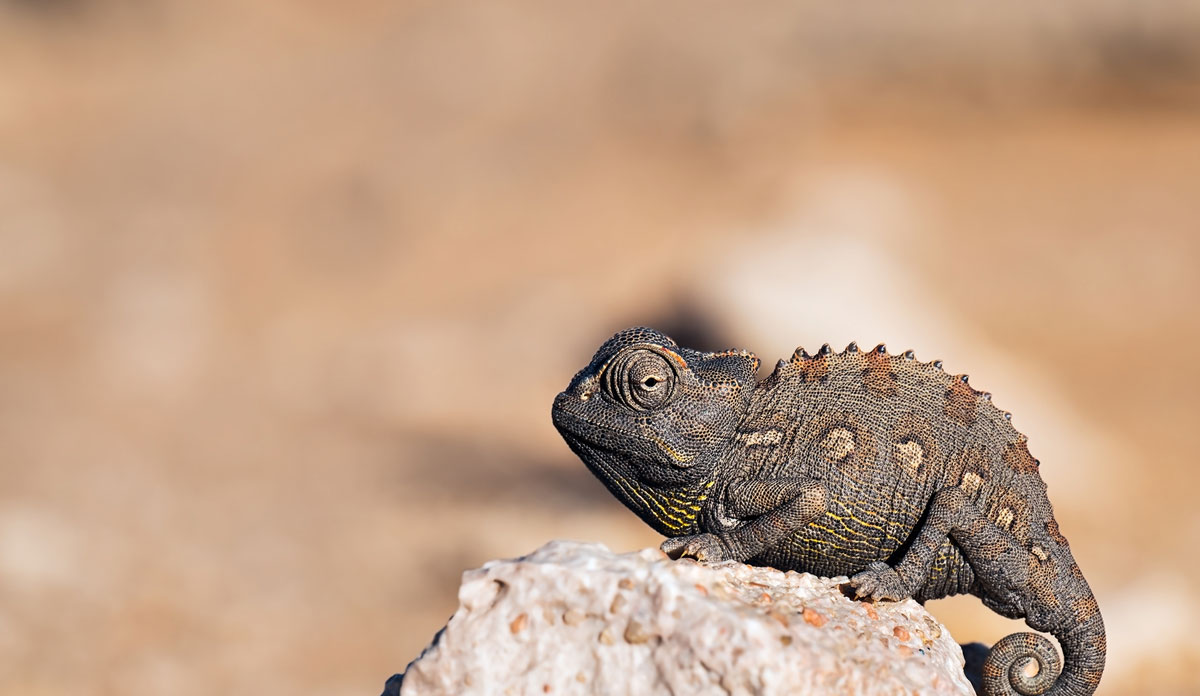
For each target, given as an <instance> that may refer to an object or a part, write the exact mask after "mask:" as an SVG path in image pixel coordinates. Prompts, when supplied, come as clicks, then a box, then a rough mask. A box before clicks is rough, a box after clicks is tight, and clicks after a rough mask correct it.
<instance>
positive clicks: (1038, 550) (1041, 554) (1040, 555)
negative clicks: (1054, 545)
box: [1030, 546, 1046, 561]
mask: <svg viewBox="0 0 1200 696" xmlns="http://www.w3.org/2000/svg"><path fill="white" fill-rule="evenodd" d="M1030 551H1031V552H1032V553H1033V555H1035V556H1037V559H1038V560H1039V561H1044V560H1046V549H1043V548H1042V547H1040V546H1035V547H1033V548H1032V549H1030Z"/></svg>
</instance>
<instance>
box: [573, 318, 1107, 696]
mask: <svg viewBox="0 0 1200 696" xmlns="http://www.w3.org/2000/svg"><path fill="white" fill-rule="evenodd" d="M757 369H758V358H756V357H755V356H754V355H753V354H752V353H748V352H746V351H736V350H734V351H726V352H722V353H704V352H700V351H695V350H691V349H687V348H681V347H680V346H678V345H676V344H675V342H674V341H672V340H671V339H670V338H668V337H667V336H665V335H663V334H661V333H659V332H657V331H654V330H653V329H646V328H634V329H629V330H626V331H622V332H620V333H618V334H617V335H615V336H613V337H612V338H611V339H609V340H608V341H607V342H605V343H604V345H602V346H601V347H600V349H599V350H598V351H597V352H596V355H595V357H594V358H593V359H592V362H591V363H590V364H589V365H588V366H587V367H585V368H584V369H583V370H582V371H580V372H579V374H577V375H575V378H574V379H572V380H571V383H570V385H569V386H568V387H567V389H566V391H564V392H563V393H561V394H559V395H558V397H557V398H556V399H555V401H554V408H553V411H552V415H553V419H554V424H555V426H556V427H557V428H558V430H559V432H560V433H562V435H563V437H564V439H566V441H567V443H568V444H569V445H570V446H571V449H572V450H574V451H575V453H576V454H578V455H579V457H580V458H581V459H582V460H583V461H584V463H585V464H586V465H587V466H588V468H589V469H591V471H592V472H593V473H594V474H595V475H596V476H597V477H599V479H600V480H601V481H603V482H604V484H605V485H606V486H607V487H608V488H609V490H610V491H612V492H613V494H614V495H616V496H617V498H619V499H620V500H621V501H622V502H623V503H625V505H626V506H628V507H629V508H630V509H631V510H633V511H634V512H635V513H637V515H638V516H639V517H641V518H642V519H643V520H645V521H646V522H647V523H648V524H649V525H650V526H651V527H653V528H654V529H656V530H658V531H659V532H661V533H662V534H664V535H665V536H667V537H669V538H668V539H667V541H666V542H664V543H663V550H664V551H666V552H667V553H669V554H671V555H672V556H674V557H680V556H688V557H692V558H696V559H698V560H701V561H720V560H730V559H732V560H738V561H743V562H749V563H754V564H760V565H769V566H773V567H775V568H779V569H782V570H797V571H805V572H811V573H816V574H819V575H824V576H834V575H848V576H850V582H851V584H852V585H853V586H854V588H855V590H856V592H857V593H858V595H859V596H860V597H866V598H871V599H874V600H901V599H905V598H908V597H913V598H916V599H917V600H918V601H921V602H924V601H925V600H928V599H936V598H939V597H946V596H949V595H953V594H959V593H964V592H969V593H971V594H974V595H976V596H978V597H980V598H981V599H982V600H983V602H984V604H985V605H987V606H988V607H990V608H991V609H993V610H994V611H996V612H997V613H999V614H1002V615H1004V616H1007V617H1011V618H1023V619H1025V622H1026V623H1027V624H1028V625H1029V626H1030V627H1031V628H1033V629H1035V630H1038V631H1046V632H1049V633H1052V634H1054V636H1055V637H1057V638H1058V640H1059V643H1060V644H1061V645H1062V648H1063V656H1064V658H1065V659H1064V660H1063V663H1064V664H1065V666H1063V667H1062V668H1061V670H1060V667H1059V664H1060V662H1059V657H1058V654H1057V652H1056V651H1055V650H1054V647H1053V645H1052V644H1051V643H1050V642H1049V641H1048V640H1047V639H1046V638H1044V637H1043V636H1040V635H1038V634H1036V633H1017V634H1013V635H1010V636H1008V637H1007V638H1005V639H1003V640H1001V641H1000V642H999V643H997V644H996V645H995V646H994V647H993V648H992V650H991V652H990V654H989V655H988V658H987V661H986V662H985V664H984V669H983V682H984V693H985V694H986V695H987V696H999V695H1011V694H1018V693H1020V694H1047V695H1049V696H1086V695H1087V694H1091V693H1093V692H1094V691H1095V690H1096V686H1097V684H1099V682H1100V675H1101V672H1103V670H1104V657H1105V652H1106V645H1105V635H1104V622H1103V620H1102V619H1101V617H1100V610H1099V608H1098V607H1097V605H1096V600H1095V598H1094V597H1093V595H1092V591H1091V589H1090V588H1089V587H1088V584H1087V581H1086V580H1084V578H1083V574H1082V573H1081V572H1080V570H1079V566H1078V565H1077V564H1076V563H1075V560H1074V558H1072V556H1071V552H1070V548H1069V547H1068V545H1067V540H1066V539H1065V538H1064V537H1063V536H1062V534H1061V533H1060V532H1059V529H1058V523H1057V522H1056V521H1055V520H1054V513H1053V510H1052V509H1051V506H1050V501H1049V499H1048V498H1047V497H1046V484H1045V483H1043V482H1042V479H1041V476H1040V475H1039V474H1038V465H1039V463H1038V461H1037V460H1036V459H1034V458H1033V457H1032V456H1030V454H1029V450H1028V449H1027V448H1026V444H1025V442H1026V440H1025V436H1024V435H1021V434H1020V433H1018V432H1017V431H1016V430H1014V429H1013V427H1012V425H1011V424H1010V423H1009V418H1010V417H1009V414H1008V413H1004V412H1002V411H1000V410H998V409H996V408H995V407H994V406H992V404H991V403H990V401H991V395H990V394H985V393H981V392H977V391H975V390H974V389H973V388H971V387H970V386H969V384H968V382H967V377H966V375H958V376H952V375H948V374H946V373H945V372H943V371H942V369H941V363H940V362H938V361H934V362H932V363H922V362H918V361H917V360H916V359H915V358H914V357H913V355H912V352H911V351H910V352H906V353H904V354H902V355H889V354H888V353H887V351H886V349H885V348H884V347H883V346H879V347H878V348H876V349H875V350H872V351H860V350H859V349H858V347H857V346H856V345H854V344H853V343H852V344H850V345H849V346H847V348H846V350H845V351H843V352H841V353H837V354H835V353H833V352H832V351H831V350H830V349H829V346H828V345H826V346H823V347H822V348H821V350H820V351H818V353H817V354H816V355H813V356H810V355H808V354H807V353H806V352H804V351H803V350H802V349H797V350H796V353H795V354H794V355H793V356H792V358H791V360H788V361H783V360H781V361H779V364H778V365H777V366H776V368H775V371H774V372H773V373H772V374H771V375H770V376H769V377H767V378H766V379H765V380H763V381H762V382H758V381H757V380H756V378H755V374H756V371H757ZM1029 659H1033V660H1036V661H1037V663H1038V667H1039V669H1038V672H1037V674H1036V676H1034V677H1029V676H1026V674H1025V670H1024V669H1023V668H1024V667H1025V665H1026V663H1027V661H1028V660H1029Z"/></svg>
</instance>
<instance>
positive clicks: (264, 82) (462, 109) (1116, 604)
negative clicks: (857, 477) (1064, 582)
mask: <svg viewBox="0 0 1200 696" xmlns="http://www.w3.org/2000/svg"><path fill="white" fill-rule="evenodd" d="M854 7H855V8H856V9H854V10H846V9H842V8H841V6H840V5H839V4H836V3H835V4H829V3H821V2H807V1H806V2H800V3H787V2H766V3H759V4H755V6H754V7H752V8H751V7H743V6H740V5H739V6H737V7H734V6H732V5H726V4H720V3H711V2H686V3H685V2H665V3H657V4H654V5H653V6H652V7H651V6H645V4H643V3H634V2H617V3H579V2H550V1H549V0H547V1H546V2H528V1H522V2H509V3H503V4H501V3H471V2H407V3H388V2H374V1H372V0H357V1H353V2H345V3H339V4H337V6H336V7H335V5H334V4H333V3H318V2H312V1H309V2H292V3H282V2H259V3H244V2H233V1H232V0H216V1H213V2H205V3H183V2H151V1H150V0H143V1H136V0H124V1H118V0H108V1H102V0H94V1H91V2H89V1H86V0H75V1H74V2H69V1H67V0H59V1H58V2H37V1H35V0H25V1H24V2H13V1H12V0H9V1H8V2H0V694H5V695H7V694H14V695H15V694H20V695H22V696H41V695H49V694H54V695H57V694H67V693H71V694H79V693H85V694H105V695H107V694H112V695H120V696H125V695H128V694H179V695H180V696H190V695H192V694H196V695H200V694H213V693H228V694H250V693H254V694H276V693H278V694H286V693H313V694H376V693H378V692H379V691H380V689H381V687H382V684H383V681H384V679H385V678H386V677H387V676H388V675H390V674H391V673H393V672H395V671H400V670H402V669H403V668H404V666H405V664H406V662H407V661H408V660H409V659H411V658H413V657H415V655H416V654H417V652H418V651H419V650H420V649H421V647H422V646H423V645H425V644H426V642H427V641H428V640H429V639H430V637H431V636H432V635H433V633H434V631H435V630H436V629H437V628H438V627H439V626H440V625H441V624H442V623H443V622H444V620H445V619H446V617H447V616H448V615H449V613H450V612H451V611H452V610H453V608H454V606H455V599H454V593H455V590H456V588H457V584H458V577H459V574H460V573H461V571H462V570H464V569H466V568H470V567H474V566H477V565H479V564H481V563H482V562H483V561H485V560H487V559H490V558H494V557H499V556H513V555H518V554H521V553H523V552H526V551H529V550H531V549H533V548H535V547H536V546H538V545H540V544H541V543H542V542H544V541H546V540H548V539H551V538H574V539H584V540H598V541H603V542H605V543H607V544H609V545H610V546H612V547H614V548H616V549H621V550H624V549H632V548H636V547H640V546H644V545H650V544H655V543H657V541H658V539H656V538H655V536H654V535H653V534H652V533H651V532H650V531H649V530H648V529H645V528H644V527H643V526H642V525H641V523H640V522H638V521H637V520H636V519H635V518H633V516H632V515H630V514H628V513H627V512H626V511H624V510H623V509H621V508H620V507H619V505H618V504H617V503H616V502H615V501H613V500H612V499H611V498H610V496H609V495H608V494H607V493H606V492H605V491H604V489H603V488H602V487H601V486H600V485H599V484H598V483H596V482H595V481H593V480H592V479H591V478H590V476H589V474H587V472H586V471H585V470H584V469H583V467H582V465H580V464H579V463H578V461H576V460H575V459H574V458H573V457H572V456H571V454H570V453H569V451H568V450H567V448H566V447H565V446H564V445H563V444H562V443H561V442H560V441H559V439H558V437H557V435H556V434H555V433H554V431H553V429H552V427H551V425H550V422H549V417H548V414H549V405H550V401H551V399H552V397H553V395H554V394H555V393H556V392H557V390H558V389H560V388H561V387H562V386H563V385H565V383H566V381H567V380H568V378H569V377H570V376H571V375H572V374H573V373H574V371H575V370H577V369H578V368H579V367H580V366H582V365H583V364H584V363H585V362H586V360H587V359H588V358H589V357H590V355H591V352H592V351H593V350H594V348H595V347H596V345H598V344H599V342H600V341H602V340H603V339H604V338H606V337H607V336H608V335H609V334H610V333H611V332H612V331H614V330H616V329H619V328H622V327H624V326H627V325H631V324H634V323H653V324H654V325H657V326H661V327H665V328H668V329H671V330H675V331H678V332H681V334H682V335H683V336H687V337H694V338H695V339H696V340H698V341H700V342H702V343H705V344H707V345H701V346H698V347H718V348H725V347H731V346H735V345H736V346H738V347H745V348H749V349H752V350H755V351H757V352H758V353H759V355H760V356H762V357H763V358H764V361H765V362H766V363H768V364H770V363H773V362H774V359H775V358H777V357H781V356H785V355H787V354H789V353H790V352H791V350H792V349H793V348H794V347H795V346H796V345H797V344H804V345H806V346H809V347H815V346H818V345H820V344H821V343H822V342H824V341H829V342H831V343H833V344H834V345H842V344H844V343H845V342H847V341H849V340H851V339H857V340H858V341H860V342H861V343H864V344H869V345H874V342H877V341H887V342H888V343H889V345H890V346H892V347H893V348H895V349H904V348H909V347H911V348H914V349H916V351H917V354H918V356H921V357H922V358H925V359H931V358H934V357H941V358H943V359H944V360H945V362H946V365H947V368H948V369H950V370H951V371H954V372H969V373H970V374H971V379H972V383H973V384H975V385H977V386H978V387H979V388H981V389H987V390H990V391H992V392H993V393H994V394H995V401H996V403H997V404H998V405H1000V406H1001V407H1002V408H1006V409H1009V410H1011V411H1012V412H1013V413H1014V414H1015V415H1014V422H1015V423H1016V425H1017V426H1018V428H1020V429H1021V430H1023V431H1024V432H1026V433H1027V434H1028V435H1029V436H1030V439H1031V449H1032V451H1033V452H1034V454H1035V455H1036V456H1038V457H1039V458H1041V459H1042V461H1043V462H1044V465H1043V475H1044V477H1045V478H1046V479H1047V480H1048V482H1049V486H1050V493H1051V497H1052V499H1053V500H1054V502H1055V505H1056V510H1057V512H1058V516H1059V520H1060V522H1061V523H1062V528H1063V530H1064V531H1065V533H1066V534H1067V535H1068V536H1069V537H1070V539H1071V541H1072V545H1073V548H1074V550H1075V552H1076V555H1077V557H1078V559H1079V560H1080V563H1081V565H1082V566H1083V568H1084V570H1085V572H1086V573H1087V575H1088V577H1089V579H1090V580H1091V581H1092V585H1093V587H1094V588H1095V589H1096V591H1097V594H1098V596H1099V598H1100V602H1101V606H1102V608H1103V610H1104V613H1105V616H1106V618H1107V620H1108V624H1109V632H1110V646H1111V648H1110V654H1109V665H1110V666H1109V670H1108V674H1107V675H1106V678H1105V682H1104V684H1103V686H1102V688H1101V693H1102V694H1145V693H1150V694H1185V693H1200V687H1197V683H1198V682H1200V647H1197V643H1196V641H1195V640H1194V634H1195V630H1196V626H1197V625H1198V624H1200V598H1198V597H1197V593H1198V591H1200V583H1198V582H1197V580H1196V578H1197V573H1198V572H1200V559H1198V557H1197V547H1198V546H1200V544H1198V541H1200V511H1198V508H1197V506H1196V504H1195V489H1196V485H1197V483H1200V476H1197V475H1196V474H1195V468H1196V462H1197V453H1196V450H1195V442H1196V438H1195V432H1196V423H1197V420H1198V418H1200V399H1198V398H1197V393H1198V387H1200V360H1197V359H1196V357H1195V354H1196V351H1197V346H1198V345H1200V315H1198V310H1197V302H1198V300H1200V6H1197V5H1195V4H1190V3H1177V2H1148V3H1147V2H1140V3H1139V2H1132V1H1131V2H1128V3H1126V2H1117V1H1115V0H1099V1H1097V2H1090V3H1084V2H1067V3H1056V4H1049V3H1040V2H1033V1H1029V2H1018V3H1006V4H1003V5H978V4H970V3H967V4H964V3H953V2H929V1H923V2H915V3H900V4H891V3H880V4H873V3H867V4H856V5H855V6H854ZM931 608H932V609H933V611H934V612H935V613H937V614H938V615H939V616H940V617H942V618H943V619H945V620H946V621H947V622H948V623H949V625H950V626H951V628H952V630H953V631H954V634H955V636H956V637H957V638H958V639H959V640H962V641H969V640H985V641H988V642H990V641H993V640H995V639H996V638H998V637H999V636H1001V635H1003V634H1004V633H1006V632H1007V631H1009V630H1011V629H1013V628H1015V627H1016V624H1014V623H1013V622H1008V621H1005V620H1003V619H1000V618H998V617H995V616H993V615H991V614H989V613H988V612H987V611H986V610H985V609H983V608H982V607H981V606H980V605H979V603H978V602H977V601H975V600H973V599H970V598H967V599H956V600H949V601H942V602H936V603H934V604H932V605H931Z"/></svg>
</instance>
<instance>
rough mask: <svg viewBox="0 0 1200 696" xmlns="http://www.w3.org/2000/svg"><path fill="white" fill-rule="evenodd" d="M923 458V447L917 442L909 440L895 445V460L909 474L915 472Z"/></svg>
mask: <svg viewBox="0 0 1200 696" xmlns="http://www.w3.org/2000/svg"><path fill="white" fill-rule="evenodd" d="M924 458H925V448H923V447H921V443H919V442H914V441H912V440H909V441H908V442H902V443H900V444H898V445H896V461H897V462H899V463H900V466H902V467H904V468H905V469H908V471H909V473H911V474H916V473H917V470H919V469H920V468H921V461H922V460H923V459H924Z"/></svg>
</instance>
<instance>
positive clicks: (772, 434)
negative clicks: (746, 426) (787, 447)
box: [742, 429, 783, 445]
mask: <svg viewBox="0 0 1200 696" xmlns="http://www.w3.org/2000/svg"><path fill="white" fill-rule="evenodd" d="M742 439H743V441H745V443H746V444H747V445H777V444H779V441H780V440H782V439H783V432H781V431H779V430H775V429H771V430H755V431H754V432H750V433H746V434H744V435H743V436H742Z"/></svg>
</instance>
